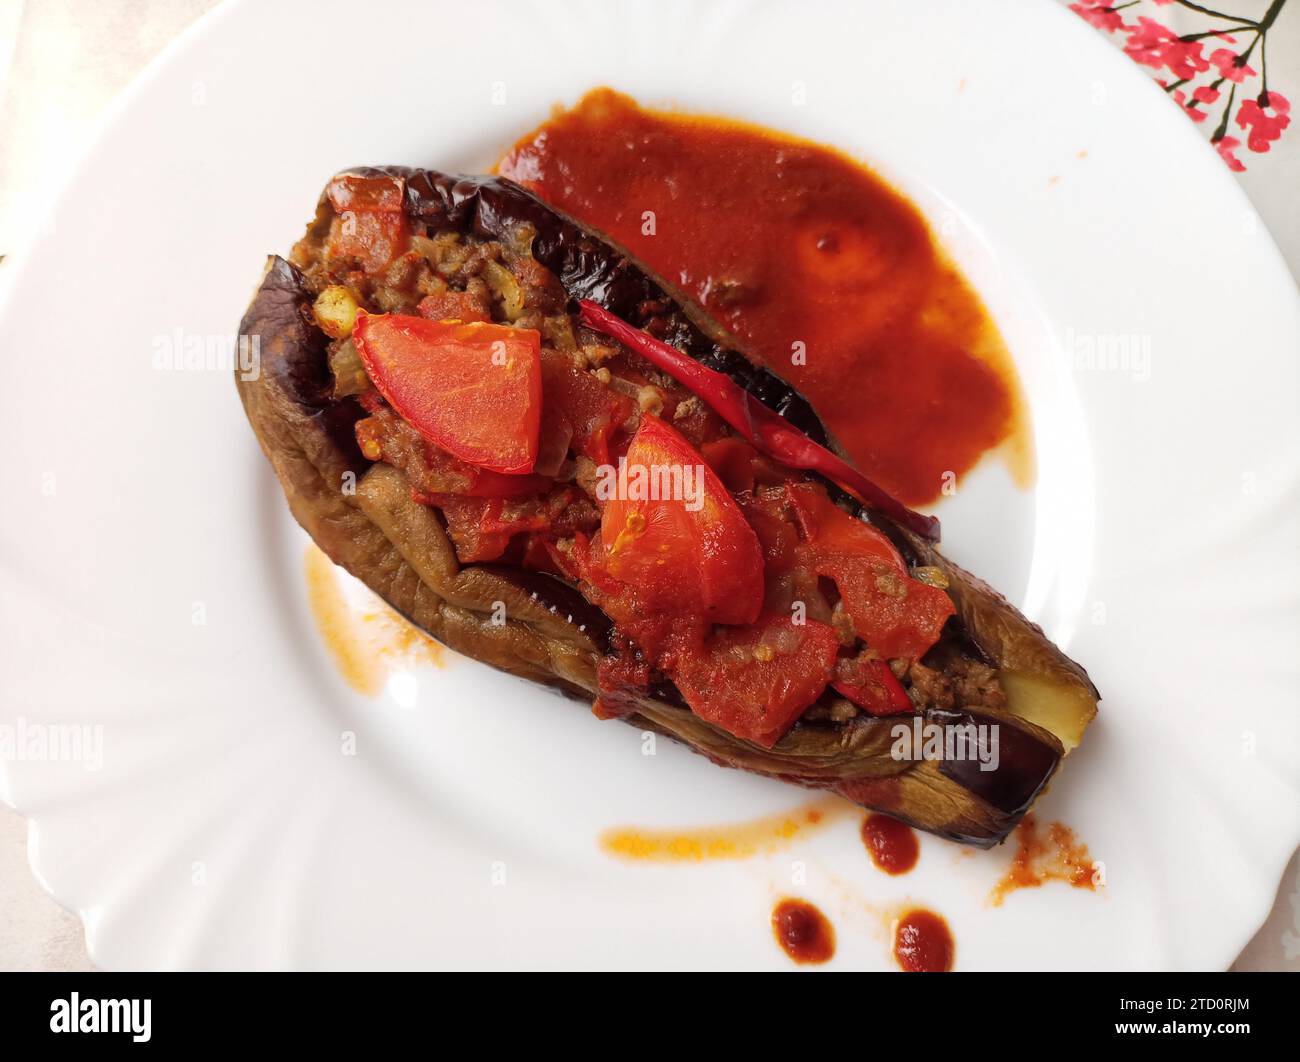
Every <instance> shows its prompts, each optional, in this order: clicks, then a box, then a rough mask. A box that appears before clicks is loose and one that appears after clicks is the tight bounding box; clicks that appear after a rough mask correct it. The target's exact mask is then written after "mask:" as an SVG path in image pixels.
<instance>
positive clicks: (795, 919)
mask: <svg viewBox="0 0 1300 1062" xmlns="http://www.w3.org/2000/svg"><path fill="white" fill-rule="evenodd" d="M772 932H773V933H774V934H775V935H776V942H777V943H778V944H780V945H781V950H782V951H784V952H785V953H786V954H787V955H789V956H790V958H792V959H793V960H794V961H795V962H797V963H801V964H804V963H809V964H810V963H821V962H826V961H827V960H829V959H830V958H831V957H832V956H833V955H834V954H835V928H834V927H833V926H832V925H831V924H830V922H829V921H828V920H827V918H826V916H825V915H824V914H822V913H821V911H819V910H817V908H816V907H814V906H813V905H812V904H810V903H808V902H807V901H806V900H782V901H781V902H780V903H778V904H777V905H776V909H775V910H773V912H772Z"/></svg>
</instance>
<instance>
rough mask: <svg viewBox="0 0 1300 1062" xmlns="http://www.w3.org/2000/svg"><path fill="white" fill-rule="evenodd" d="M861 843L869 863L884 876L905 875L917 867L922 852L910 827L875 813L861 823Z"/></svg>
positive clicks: (887, 816)
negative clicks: (864, 846) (864, 847)
mask: <svg viewBox="0 0 1300 1062" xmlns="http://www.w3.org/2000/svg"><path fill="white" fill-rule="evenodd" d="M862 843H863V844H865V845H866V846H867V851H868V852H869V853H870V855H871V861H872V862H873V863H875V864H876V866H877V867H878V868H880V869H881V870H883V871H884V872H885V873H886V874H906V873H907V872H908V871H909V870H911V869H912V868H913V867H914V866H916V860H917V856H918V855H919V854H920V851H921V848H920V845H919V844H918V843H917V840H916V832H915V831H914V830H913V829H912V827H910V826H909V825H907V823H905V822H899V821H898V820H897V819H895V818H891V817H890V816H889V815H881V814H880V813H879V812H874V811H873V812H872V813H871V814H870V815H868V816H867V817H866V819H864V820H863V823H862Z"/></svg>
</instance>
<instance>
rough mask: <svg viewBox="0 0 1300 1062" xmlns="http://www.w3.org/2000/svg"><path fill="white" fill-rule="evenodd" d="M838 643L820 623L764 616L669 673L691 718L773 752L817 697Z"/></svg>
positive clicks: (722, 635)
mask: <svg viewBox="0 0 1300 1062" xmlns="http://www.w3.org/2000/svg"><path fill="white" fill-rule="evenodd" d="M838 650H839V639H838V638H837V637H836V636H835V631H834V630H832V629H831V628H830V627H828V626H826V624H824V623H817V622H816V621H815V620H808V621H806V622H804V623H801V624H796V623H794V622H793V620H791V619H790V618H789V617H788V616H774V615H767V616H764V617H763V618H762V619H760V620H759V622H757V623H755V624H752V625H750V626H748V627H738V628H728V629H726V630H723V631H721V632H720V633H719V634H717V635H715V636H714V637H713V638H712V639H711V640H710V641H709V642H708V643H707V644H706V645H705V647H704V650H703V652H701V653H699V654H698V655H694V656H687V657H684V658H683V659H681V660H679V662H678V665H677V667H676V668H675V669H674V670H673V672H672V678H673V681H674V682H676V684H677V688H678V689H679V690H681V692H682V696H683V697H685V698H686V703H687V704H689V705H690V706H691V711H693V712H694V713H695V714H696V715H698V716H699V717H700V718H701V719H706V720H708V721H709V722H710V723H713V724H714V725H715V726H718V727H721V728H722V729H723V730H725V731H727V733H729V734H734V735H735V736H736V737H738V738H742V739H744V740H745V741H752V742H754V743H755V744H758V745H762V746H764V747H765V748H771V747H772V746H773V745H775V744H776V743H777V742H778V741H779V740H780V739H781V738H782V737H783V736H784V735H785V732H786V731H787V730H789V729H790V727H792V726H793V725H794V723H795V720H796V719H798V718H799V716H800V715H802V714H803V712H804V710H805V709H806V708H807V707H808V706H809V705H810V704H812V703H813V701H815V700H816V699H817V698H818V697H820V696H821V693H822V691H823V690H824V689H825V688H826V684H827V683H828V682H829V681H830V679H831V674H832V672H833V671H834V668H835V656H836V653H837V652H838Z"/></svg>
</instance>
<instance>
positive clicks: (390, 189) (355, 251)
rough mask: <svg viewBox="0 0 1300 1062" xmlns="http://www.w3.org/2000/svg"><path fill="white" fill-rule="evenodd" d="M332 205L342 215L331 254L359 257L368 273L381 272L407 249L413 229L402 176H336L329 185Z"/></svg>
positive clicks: (334, 234) (334, 236) (336, 228)
mask: <svg viewBox="0 0 1300 1062" xmlns="http://www.w3.org/2000/svg"><path fill="white" fill-rule="evenodd" d="M328 194H329V199H330V205H331V206H333V207H334V210H335V211H336V212H337V213H338V215H339V224H338V225H337V226H336V227H335V229H334V231H333V233H332V242H331V244H330V251H331V253H332V254H335V255H338V256H340V257H344V258H357V259H359V260H360V262H361V268H362V269H364V270H365V271H366V272H367V273H378V272H379V271H380V270H382V269H383V268H384V267H386V266H387V265H388V264H389V263H390V262H391V261H392V260H393V259H394V258H397V257H398V256H399V255H400V254H402V252H403V251H405V250H406V247H407V244H408V243H409V241H410V235H411V227H410V225H409V223H408V222H407V219H406V211H405V210H404V209H403V203H404V201H405V199H406V187H405V185H404V183H403V182H402V180H401V178H399V177H386V176H380V177H353V176H346V175H345V176H343V177H336V178H335V179H334V180H332V181H331V182H330V186H329V192H328Z"/></svg>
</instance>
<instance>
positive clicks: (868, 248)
mask: <svg viewBox="0 0 1300 1062" xmlns="http://www.w3.org/2000/svg"><path fill="white" fill-rule="evenodd" d="M498 171H499V172H500V173H502V174H503V175H505V176H507V177H510V178H512V179H514V180H516V181H518V182H520V183H521V184H523V185H525V186H527V187H528V188H530V189H532V190H533V191H534V192H536V193H537V194H538V195H540V196H541V197H542V198H543V199H545V200H547V201H548V202H549V203H551V204H552V205H554V206H556V207H558V208H560V209H561V210H563V211H565V212H566V213H569V214H571V215H573V216H574V217H576V218H578V219H579V220H581V221H582V222H584V223H586V224H588V225H590V226H592V227H593V228H596V229H598V230H600V231H602V232H603V233H605V234H607V235H609V236H611V237H612V238H613V239H614V240H615V241H616V242H618V243H620V244H622V245H623V246H624V247H626V248H627V249H628V250H630V251H631V252H632V254H633V255H635V256H636V257H637V258H639V259H640V260H641V261H643V262H644V263H646V264H647V265H648V266H649V267H650V268H651V269H652V270H654V271H655V272H656V273H658V274H659V276H660V277H662V278H663V279H665V280H666V281H667V282H668V283H669V284H670V285H675V286H676V287H678V288H679V289H680V291H681V293H683V294H685V295H686V296H688V297H690V298H692V299H694V300H695V301H696V302H697V303H699V304H701V305H702V306H704V307H705V308H706V309H707V311H708V312H709V314H710V316H712V317H713V318H714V319H715V320H717V321H718V322H720V323H721V324H723V325H724V326H725V327H726V328H727V329H728V330H729V331H730V332H731V333H732V334H733V335H734V336H736V337H737V338H738V340H739V341H740V346H741V348H742V349H743V350H744V351H745V353H747V354H748V355H749V356H750V357H752V358H754V359H756V360H758V361H760V362H762V363H763V364H765V365H766V366H767V367H768V368H769V369H771V370H772V371H773V372H775V373H776V374H777V375H779V376H781V377H783V378H784V379H786V380H787V381H788V382H789V383H791V384H792V385H793V386H795V387H796V388H797V389H798V390H799V391H801V392H802V393H803V394H804V396H805V397H807V398H808V400H809V401H810V402H811V403H812V404H813V406H814V408H815V409H816V410H817V412H818V414H819V415H820V416H821V418H822V421H823V423H825V424H826V425H827V427H828V428H829V429H830V431H831V434H832V435H833V436H834V437H835V440H836V442H837V443H838V444H839V446H840V447H841V448H842V449H843V451H844V452H845V453H846V455H847V456H848V457H849V458H850V459H851V460H852V461H853V462H854V463H855V464H857V465H858V467H859V468H861V469H862V470H863V471H864V472H865V473H866V474H867V475H869V476H871V477H872V478H874V479H876V480H877V481H878V482H879V483H880V484H881V485H882V486H883V487H885V488H886V489H888V490H890V491H891V492H893V493H894V494H896V495H897V496H898V497H899V498H901V499H902V500H903V501H904V502H907V503H909V504H921V503H924V502H928V501H932V500H934V499H935V498H937V497H938V496H939V495H940V493H941V491H942V490H943V488H944V486H945V485H946V483H947V482H948V481H950V480H951V474H955V475H957V476H960V475H961V474H962V473H964V472H966V471H967V470H969V469H970V468H971V467H972V466H973V465H974V464H975V462H976V461H978V460H979V458H980V456H981V455H982V454H983V453H984V452H985V451H987V450H990V449H992V448H994V447H1001V448H1002V450H1003V452H1004V453H1005V454H1006V455H1007V457H1008V458H1009V459H1010V460H1011V467H1012V470H1013V472H1014V473H1015V474H1016V477H1017V479H1018V480H1020V481H1021V482H1022V483H1023V482H1025V481H1027V479H1028V477H1029V474H1030V463H1031V459H1030V457H1029V446H1028V442H1027V440H1028V432H1027V420H1026V417H1025V414H1024V411H1023V405H1022V403H1021V401H1020V397H1019V387H1018V383H1017V381H1016V377H1015V372H1014V369H1013V367H1012V366H1011V362H1010V358H1009V356H1008V355H1007V352H1006V349H1005V347H1004V345H1003V344H1002V341H1001V338H1000V337H999V335H998V333H997V330H996V328H995V327H994V326H993V324H992V323H991V321H990V320H989V318H988V315H987V313H986V312H985V310H984V307H983V305H982V303H981V302H980V299H979V297H978V296H977V295H976V294H975V292H974V291H973V290H972V289H971V288H970V286H969V285H968V284H967V283H966V281H965V280H964V279H963V278H962V276H961V275H960V274H959V273H958V272H957V270H956V269H955V268H954V267H953V265H952V264H951V263H950V262H948V261H947V260H946V258H945V257H944V256H943V254H942V252H941V250H940V249H939V248H938V247H937V245H936V243H935V241H934V240H933V238H932V237H931V234H930V230H929V227H928V226H927V224H926V222H925V219H924V218H923V217H922V216H921V214H920V213H919V212H918V211H917V209H916V208H915V207H914V206H913V205H912V204H911V203H910V202H909V201H908V200H907V199H905V198H904V197H903V196H901V195H900V194H899V193H897V192H896V191H894V190H893V189H892V188H890V187H889V186H888V185H887V184H885V182H884V181H882V180H881V179H880V178H878V177H876V176H875V175H874V174H873V173H872V172H871V171H870V170H868V169H866V168H864V167H863V166H861V165H860V164H858V163H857V162H855V161H853V160H852V159H850V158H848V157H847V156H845V155H843V154H840V153H839V152H837V151H834V150H832V149H830V148H826V147H822V146H820V145H817V144H813V143H810V142H807V141H803V140H800V139H797V138H794V137H791V136H787V135H784V134H781V133H776V132H772V131H770V130H766V129H762V128H759V127H755V126H750V125H745V124H742V123H737V122H733V121H727V120H724V119H717V118H707V117H697V116H688V115H683V114H676V113H664V112H658V111H651V110H646V109H643V108H641V107H639V106H638V105H637V104H636V103H635V102H634V101H632V100H631V99H629V98H628V97H626V96H622V95H619V94H618V93H615V92H613V91H612V90H610V89H596V90H594V91H592V92H590V93H588V94H587V95H586V96H585V97H583V99H582V100H581V101H580V102H579V103H578V105H577V106H576V107H574V108H573V109H571V110H568V111H563V112H560V113H557V114H556V115H554V116H553V117H552V118H551V119H550V120H549V121H547V122H545V123H544V124H543V125H542V126H540V127H539V128H538V129H537V130H535V131H534V132H532V133H530V134H529V135H527V136H526V137H524V138H523V139H522V140H521V141H520V142H519V143H518V144H517V145H515V147H514V148H513V149H512V150H511V151H510V152H508V153H507V154H506V155H505V157H504V158H502V160H501V161H500V163H499V164H498ZM946 473H947V474H950V475H948V476H945V474H946Z"/></svg>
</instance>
